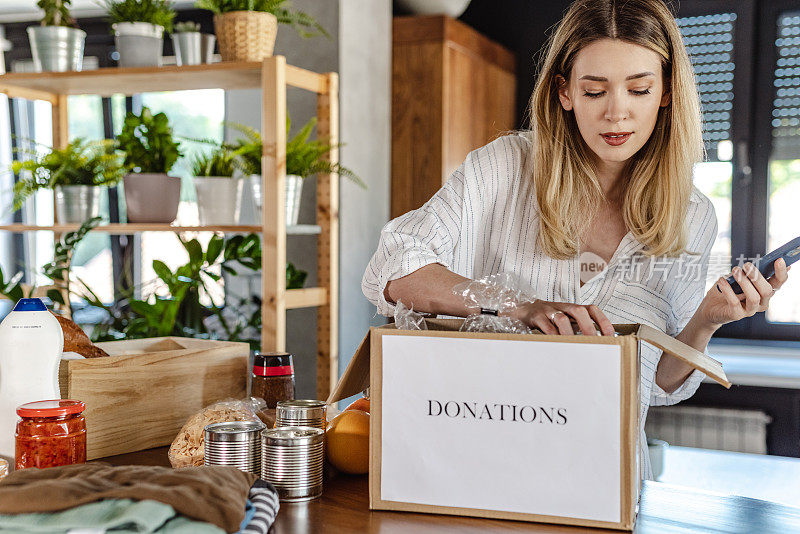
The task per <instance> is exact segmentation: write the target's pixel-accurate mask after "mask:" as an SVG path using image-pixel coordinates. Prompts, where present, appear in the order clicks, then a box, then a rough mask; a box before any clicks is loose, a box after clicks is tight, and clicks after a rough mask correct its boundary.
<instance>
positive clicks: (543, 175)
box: [363, 0, 787, 478]
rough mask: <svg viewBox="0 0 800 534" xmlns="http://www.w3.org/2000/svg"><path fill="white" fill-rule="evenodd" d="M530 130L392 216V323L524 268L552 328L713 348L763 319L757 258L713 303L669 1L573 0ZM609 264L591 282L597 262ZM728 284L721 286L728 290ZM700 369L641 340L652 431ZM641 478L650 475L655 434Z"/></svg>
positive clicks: (533, 322) (767, 294) (691, 106)
mask: <svg viewBox="0 0 800 534" xmlns="http://www.w3.org/2000/svg"><path fill="white" fill-rule="evenodd" d="M530 114H531V121H530V129H529V130H528V131H525V132H518V133H516V134H514V135H508V136H504V137H501V138H499V139H497V140H495V141H493V142H491V143H490V144H488V145H486V146H484V147H482V148H480V149H478V150H475V151H474V152H472V153H470V154H469V155H468V156H467V158H466V160H465V161H464V163H463V164H462V165H461V166H460V167H459V168H458V169H457V170H456V171H455V172H454V173H453V174H452V176H451V177H450V178H449V180H448V181H447V183H446V185H445V186H444V187H443V188H442V189H441V190H440V191H439V192H437V193H436V195H434V196H433V198H431V200H430V201H428V202H427V203H426V204H425V205H424V206H423V207H421V208H420V209H418V210H415V211H412V212H409V213H406V214H405V215H403V216H401V217H398V218H397V219H395V220H393V221H391V222H389V223H388V224H387V225H386V227H385V228H384V229H383V232H382V234H381V239H380V243H379V245H378V250H377V252H376V253H375V255H374V257H373V258H372V260H371V262H370V264H369V266H368V267H367V270H366V272H365V274H364V280H363V291H364V294H365V295H366V296H367V298H368V299H369V300H370V301H371V302H373V303H374V304H375V305H377V307H378V311H379V312H380V313H383V314H384V315H391V314H392V313H393V309H394V303H396V302H397V301H399V300H400V301H402V302H403V303H405V304H406V305H407V306H411V305H413V307H414V309H415V310H416V311H423V312H429V313H436V314H443V315H451V316H464V315H466V314H468V313H470V310H468V309H467V308H466V306H465V304H464V303H463V302H462V301H461V300H460V299H459V297H457V296H456V295H455V294H454V293H453V291H452V288H453V286H455V285H456V284H459V283H461V282H463V281H465V280H467V279H473V278H481V277H483V276H486V275H490V274H494V273H498V272H512V273H515V274H516V275H517V276H518V277H519V278H520V279H521V280H522V282H523V283H524V284H526V285H527V286H529V287H528V289H529V290H530V292H531V293H532V294H533V295H535V296H536V297H537V298H536V299H535V300H533V301H532V302H528V303H525V304H523V305H522V306H520V307H519V308H518V309H517V310H516V311H514V312H513V314H514V316H515V317H517V318H518V319H521V320H522V321H524V322H526V323H527V324H529V325H530V326H532V327H535V328H538V329H539V330H541V331H542V332H544V333H545V334H573V333H574V331H573V327H572V323H573V322H575V323H577V328H578V329H580V331H581V332H583V333H588V332H591V333H595V332H596V331H598V330H599V331H600V332H602V334H603V335H612V334H613V327H612V326H611V325H612V323H643V324H647V325H650V326H652V327H655V328H658V329H660V330H661V331H664V332H666V333H668V334H669V335H671V336H674V337H676V338H677V339H679V340H680V341H682V342H684V343H687V344H688V345H691V346H692V347H694V348H696V349H698V350H700V351H704V350H705V349H706V345H707V344H708V341H709V339H710V338H711V335H712V334H713V333H714V332H715V331H716V330H717V329H718V328H719V327H720V326H721V325H722V324H724V323H728V322H731V321H736V320H739V319H741V318H743V317H749V316H752V315H753V314H755V313H756V312H760V311H764V310H766V309H767V306H768V305H769V300H770V298H771V297H772V296H773V294H774V292H775V291H776V290H777V289H779V288H780V287H781V286H782V285H783V284H784V283H785V282H786V279H787V268H786V265H785V263H783V262H782V260H779V262H777V263H776V266H775V269H776V274H775V275H774V276H773V277H771V278H770V279H769V280H765V279H764V277H763V276H762V275H761V274H760V273H759V272H758V271H757V269H755V268H754V267H753V265H752V264H750V263H747V264H745V265H744V266H743V269H742V268H739V267H736V268H734V269H733V276H734V277H735V279H736V280H737V281H738V283H739V284H740V285H741V287H742V288H743V290H744V292H743V294H742V295H741V296H737V295H736V294H735V293H734V292H733V290H732V288H731V286H730V285H729V284H728V282H727V281H726V280H725V277H722V278H720V279H719V280H717V282H716V284H715V285H714V286H712V287H711V289H710V290H709V291H708V293H706V294H705V296H704V292H705V283H706V280H705V278H706V273H707V270H708V262H709V255H710V252H711V247H712V245H713V243H714V239H715V238H716V234H717V219H716V215H715V213H714V207H713V205H712V204H711V202H710V201H709V199H708V198H706V197H705V196H704V195H703V194H702V193H700V192H699V191H698V190H697V189H696V188H694V187H693V185H692V166H693V165H694V163H696V162H697V161H700V160H701V158H702V155H703V148H702V131H701V124H700V118H701V117H700V107H699V98H698V94H697V89H696V86H695V82H694V74H693V70H692V65H691V62H690V61H689V57H688V55H687V53H686V49H685V48H684V45H683V42H682V40H681V34H680V31H679V29H678V26H677V24H676V22H675V19H674V17H673V16H672V14H671V13H670V11H669V9H668V8H667V7H666V6H665V5H664V3H663V2H662V1H661V0H626V1H624V2H621V1H615V0H577V1H576V2H574V3H573V4H572V5H571V6H570V8H569V10H568V12H567V13H566V15H565V17H564V19H563V20H562V21H561V23H560V24H559V26H558V28H557V29H556V31H555V32H554V33H553V34H552V36H551V37H550V41H549V43H548V47H547V51H546V54H545V55H544V56H543V61H542V64H541V70H540V75H539V78H538V80H537V83H536V87H535V89H534V92H533V95H532V97H531V101H530ZM597 263H600V265H604V266H605V269H604V270H602V272H600V273H599V274H598V275H597V276H594V277H593V278H591V279H587V276H585V273H586V272H587V271H588V270H589V269H587V267H589V264H597ZM717 288H719V289H717ZM702 379H703V374H702V373H701V372H699V371H694V370H693V369H692V368H691V367H689V366H688V365H686V364H685V363H683V362H681V361H679V360H678V359H676V358H674V357H672V356H669V355H666V354H662V352H661V351H660V350H658V349H656V348H655V347H653V346H652V345H649V344H645V345H644V346H643V348H642V353H641V414H640V415H641V418H640V420H641V421H642V425H643V423H644V420H645V418H646V416H647V410H648V408H649V406H651V405H666V404H674V403H677V402H680V401H681V400H683V399H686V398H688V397H690V396H691V395H692V394H694V392H695V391H696V389H697V387H698V386H699V384H700V382H701V380H702ZM640 441H641V446H642V451H643V454H642V461H643V472H642V476H643V477H645V478H651V477H652V475H651V470H650V465H649V457H648V455H647V448H646V443H647V442H646V439H645V435H644V430H643V426H642V430H641V431H640Z"/></svg>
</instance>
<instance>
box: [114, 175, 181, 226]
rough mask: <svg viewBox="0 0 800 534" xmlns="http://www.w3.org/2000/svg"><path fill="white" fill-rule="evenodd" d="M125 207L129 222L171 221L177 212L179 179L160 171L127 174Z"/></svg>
mask: <svg viewBox="0 0 800 534" xmlns="http://www.w3.org/2000/svg"><path fill="white" fill-rule="evenodd" d="M124 186H125V209H126V211H127V214H128V222H131V223H167V224H168V223H171V222H172V221H174V220H175V217H177V216H178V203H179V202H180V199H181V179H180V178H175V177H172V176H167V175H166V174H160V173H134V174H126V175H125V178H124Z"/></svg>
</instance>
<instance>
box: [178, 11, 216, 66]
mask: <svg viewBox="0 0 800 534" xmlns="http://www.w3.org/2000/svg"><path fill="white" fill-rule="evenodd" d="M216 42H217V38H216V37H214V35H212V34H210V33H201V32H200V24H199V23H197V22H192V21H187V22H176V23H175V30H174V31H173V32H172V47H173V48H174V50H175V62H176V63H177V64H178V65H179V66H180V65H200V64H202V63H211V61H212V59H213V57H214V45H215V44H216Z"/></svg>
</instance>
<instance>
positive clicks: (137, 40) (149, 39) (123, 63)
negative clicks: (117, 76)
mask: <svg viewBox="0 0 800 534" xmlns="http://www.w3.org/2000/svg"><path fill="white" fill-rule="evenodd" d="M111 28H112V29H113V30H114V42H115V43H116V45H117V52H119V61H118V63H119V66H120V67H160V66H161V54H162V51H163V49H164V27H163V26H156V25H155V24H150V23H149V22H117V23H116V24H112V25H111Z"/></svg>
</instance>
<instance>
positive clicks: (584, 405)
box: [328, 319, 730, 530]
mask: <svg viewBox="0 0 800 534" xmlns="http://www.w3.org/2000/svg"><path fill="white" fill-rule="evenodd" d="M460 325H461V320H456V319H433V320H428V321H427V326H428V330H424V331H408V330H397V329H395V328H394V325H387V326H384V327H379V328H371V329H370V333H369V334H368V335H367V337H366V338H365V339H364V342H363V343H362V345H361V347H359V350H358V352H357V353H356V355H355V356H354V357H353V359H352V360H351V362H350V364H349V366H348V368H347V369H346V371H345V373H344V375H343V376H342V379H341V380H340V381H339V384H338V385H337V387H336V389H335V390H334V392H333V393H332V395H331V397H330V398H329V399H328V400H329V401H330V402H333V401H335V400H340V399H343V398H347V397H349V396H351V395H354V394H357V393H359V392H361V391H362V390H364V389H366V387H367V386H369V387H370V398H371V402H370V405H371V421H370V470H369V493H370V495H369V500H370V508H371V509H373V510H407V511H413V512H429V513H439V514H453V515H466V516H478V517H489V518H499V519H514V520H522V521H540V522H546V523H561V524H567V525H582V526H591V527H603V528H614V529H621V530H630V529H632V528H633V525H634V520H635V514H636V505H637V503H638V498H639V461H640V459H639V343H641V342H649V343H652V344H653V345H656V346H657V347H659V348H661V349H662V350H664V351H665V352H668V353H670V354H672V355H674V356H676V357H678V358H680V359H681V360H683V361H685V362H687V363H688V364H690V365H691V366H692V367H694V368H697V369H700V370H701V371H703V372H704V373H706V374H707V375H708V376H709V377H711V378H713V379H714V380H716V381H717V382H719V383H721V384H723V385H724V386H726V387H730V383H729V382H728V381H727V378H726V377H725V373H724V371H723V369H722V366H721V365H720V364H719V362H717V361H715V360H713V359H711V358H709V357H708V356H707V355H705V354H703V353H702V352H699V351H697V350H695V349H693V348H691V347H689V346H687V345H684V344H683V343H681V342H679V341H677V340H676V339H674V338H672V337H670V336H668V335H666V334H664V333H663V332H659V331H657V330H655V329H653V328H650V327H648V326H644V325H615V328H616V330H617V333H618V336H616V337H612V336H547V335H543V334H533V335H518V334H488V333H487V334H484V333H468V332H459V331H458V328H459V326H460Z"/></svg>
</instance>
